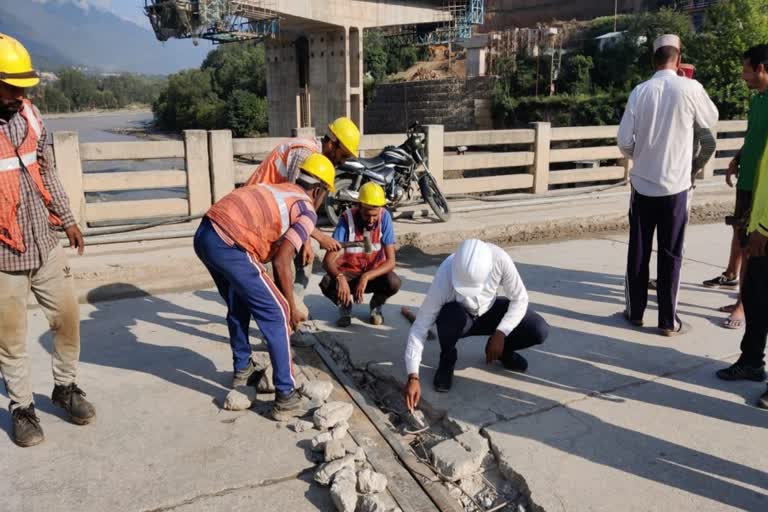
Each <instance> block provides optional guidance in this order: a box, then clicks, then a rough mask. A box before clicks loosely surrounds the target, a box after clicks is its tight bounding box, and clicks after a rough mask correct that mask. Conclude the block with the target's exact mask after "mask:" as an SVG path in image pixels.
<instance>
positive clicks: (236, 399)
mask: <svg viewBox="0 0 768 512" xmlns="http://www.w3.org/2000/svg"><path fill="white" fill-rule="evenodd" d="M255 400H256V390H255V389H254V388H252V387H251V386H238V387H237V388H235V389H233V390H232V391H230V392H229V393H227V396H226V398H224V405H223V407H224V409H226V410H228V411H244V410H246V409H249V408H250V407H251V404H253V402H254V401H255Z"/></svg>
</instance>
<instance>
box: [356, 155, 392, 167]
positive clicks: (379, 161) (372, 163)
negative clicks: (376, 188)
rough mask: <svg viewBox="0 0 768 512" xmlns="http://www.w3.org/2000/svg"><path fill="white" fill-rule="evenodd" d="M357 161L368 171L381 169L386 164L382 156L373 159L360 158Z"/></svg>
mask: <svg viewBox="0 0 768 512" xmlns="http://www.w3.org/2000/svg"><path fill="white" fill-rule="evenodd" d="M357 161H358V162H360V163H361V164H362V165H363V167H365V168H366V169H378V168H379V167H382V166H383V165H384V164H386V162H385V161H384V159H383V158H381V157H380V156H375V157H373V158H358V159H357Z"/></svg>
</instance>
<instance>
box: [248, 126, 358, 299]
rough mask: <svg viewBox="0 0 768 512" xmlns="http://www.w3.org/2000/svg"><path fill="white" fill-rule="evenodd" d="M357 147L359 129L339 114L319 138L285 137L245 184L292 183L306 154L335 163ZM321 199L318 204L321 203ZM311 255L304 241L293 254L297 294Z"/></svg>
mask: <svg viewBox="0 0 768 512" xmlns="http://www.w3.org/2000/svg"><path fill="white" fill-rule="evenodd" d="M359 146H360V130H359V129H358V128H357V126H356V125H355V123H354V122H352V120H351V119H349V118H347V117H340V118H338V119H336V120H335V121H334V122H332V123H331V124H329V125H328V131H327V133H326V134H325V136H324V137H322V138H320V139H313V138H307V137H294V138H292V139H287V140H285V141H284V142H283V143H281V144H280V145H279V146H277V147H276V148H275V149H273V150H272V151H271V152H270V153H269V154H268V155H267V157H266V158H265V159H264V161H262V162H261V163H260V164H259V166H258V167H257V168H256V170H255V171H254V172H253V174H252V175H251V177H250V178H248V181H247V182H246V185H254V184H256V183H261V184H266V185H278V184H281V183H295V182H296V178H297V177H298V176H299V173H300V169H299V167H300V166H301V163H302V162H304V160H306V159H307V157H308V156H309V155H311V154H314V153H322V154H323V155H324V156H325V157H327V158H328V160H330V161H331V163H332V164H333V165H334V166H336V165H339V164H341V163H343V162H344V160H346V159H347V158H350V157H357V155H358V147H359ZM322 200H323V199H321V201H320V203H319V204H322ZM319 204H318V207H319ZM312 238H314V239H315V240H317V242H318V243H319V246H320V248H321V249H323V250H325V251H338V250H339V249H341V246H340V245H339V244H338V243H337V242H336V241H335V240H334V239H333V238H332V237H331V236H328V235H327V234H325V233H323V232H322V231H320V230H319V229H315V230H314V231H313V232H312ZM314 257H315V250H314V249H313V248H312V243H311V241H310V240H307V241H306V243H305V244H304V247H303V249H302V251H301V252H300V253H299V254H297V255H296V260H295V262H294V264H295V269H296V275H295V284H294V292H295V293H296V294H298V295H299V296H301V297H303V295H304V292H305V290H306V288H307V284H309V276H310V275H311V274H312V261H313V260H314ZM302 309H305V308H302Z"/></svg>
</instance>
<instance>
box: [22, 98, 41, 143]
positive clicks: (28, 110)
mask: <svg viewBox="0 0 768 512" xmlns="http://www.w3.org/2000/svg"><path fill="white" fill-rule="evenodd" d="M30 105H31V103H27V102H24V113H25V114H26V115H25V116H24V117H25V118H26V119H27V123H29V127H30V128H32V131H33V132H35V135H37V138H38V139H39V138H40V136H41V135H42V134H43V128H42V127H41V126H40V123H39V122H38V120H37V116H36V115H35V111H34V110H32V107H31V106H30Z"/></svg>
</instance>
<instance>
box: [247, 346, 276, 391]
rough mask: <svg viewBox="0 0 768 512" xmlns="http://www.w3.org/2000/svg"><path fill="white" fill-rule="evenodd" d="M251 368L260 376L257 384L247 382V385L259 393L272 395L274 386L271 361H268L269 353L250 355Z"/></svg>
mask: <svg viewBox="0 0 768 512" xmlns="http://www.w3.org/2000/svg"><path fill="white" fill-rule="evenodd" d="M251 360H252V361H253V366H254V367H255V368H256V370H258V372H259V374H256V375H257V376H259V375H260V377H259V380H258V381H257V382H249V383H248V384H249V385H253V386H255V387H256V390H257V391H258V392H259V393H274V392H275V386H274V385H273V384H272V377H273V371H272V361H271V360H270V359H269V352H254V353H253V354H252V355H251Z"/></svg>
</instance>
